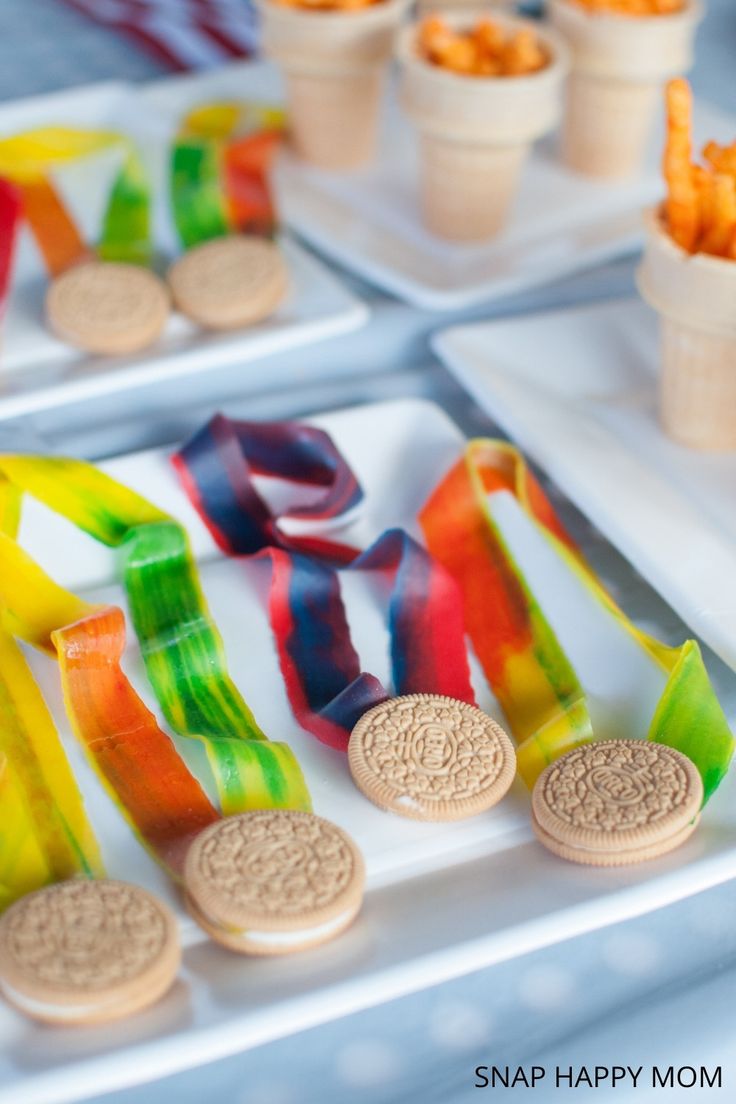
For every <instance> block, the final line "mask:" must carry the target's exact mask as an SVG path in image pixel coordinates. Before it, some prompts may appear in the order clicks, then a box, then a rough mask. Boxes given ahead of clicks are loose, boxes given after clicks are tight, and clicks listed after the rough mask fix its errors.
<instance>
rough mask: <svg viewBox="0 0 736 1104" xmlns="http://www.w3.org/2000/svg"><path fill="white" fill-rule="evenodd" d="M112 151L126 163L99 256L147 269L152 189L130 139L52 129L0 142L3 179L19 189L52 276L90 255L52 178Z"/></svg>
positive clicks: (111, 201) (108, 212)
mask: <svg viewBox="0 0 736 1104" xmlns="http://www.w3.org/2000/svg"><path fill="white" fill-rule="evenodd" d="M110 149H119V150H120V151H121V154H122V163H121V165H120V168H119V169H118V171H117V174H116V176H115V180H114V182H113V185H112V188H111V191H110V195H109V197H108V200H107V206H106V210H105V215H104V218H103V225H102V232H101V236H100V240H99V243H98V244H97V252H98V254H99V256H101V257H103V258H104V259H105V260H111V261H127V262H131V263H136V264H147V263H148V262H149V260H150V256H151V214H150V209H151V197H150V189H149V185H148V181H147V178H146V174H145V171H144V168H143V165H142V163H141V160H140V157H139V156H138V153H137V152H136V150H135V148H134V147H133V145H132V144H131V143H130V142H129V141H128V139H127V138H125V137H124V136H123V135H121V134H118V133H116V132H114V131H103V130H83V129H78V128H74V127H62V126H51V127H39V128H37V129H35V130H29V131H26V132H25V133H23V134H15V135H13V136H11V137H9V138H5V139H3V140H0V178H4V179H5V180H8V181H12V182H13V184H14V185H15V186H16V188H17V189H18V192H19V193H20V196H21V201H22V206H23V214H24V217H25V219H26V221H27V222H28V224H29V226H30V228H31V231H32V233H33V235H34V237H35V239H36V242H37V244H38V247H39V250H40V252H41V254H42V256H43V258H44V262H45V264H46V267H47V269H48V272H49V274H50V275H52V276H55V275H58V273H60V272H63V271H64V270H65V269H67V268H69V267H70V266H71V265H73V264H76V263H78V262H79V261H81V260H84V259H85V258H86V257H88V256H89V255H90V249H89V248H88V246H87V244H86V243H85V241H84V239H83V237H82V234H81V232H80V230H79V228H78V227H77V225H76V222H75V220H74V218H73V216H72V214H71V212H70V211H69V209H68V207H67V206H66V204H65V203H64V201H63V199H62V198H61V195H60V194H59V191H58V189H57V188H56V186H55V185H54V183H53V179H52V177H53V173H54V171H55V170H57V169H59V168H60V167H62V166H63V165H67V164H70V163H72V162H74V161H78V160H81V159H83V158H89V157H94V156H95V155H98V154H101V153H104V152H105V151H107V150H110Z"/></svg>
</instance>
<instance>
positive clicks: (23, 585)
mask: <svg viewBox="0 0 736 1104" xmlns="http://www.w3.org/2000/svg"><path fill="white" fill-rule="evenodd" d="M0 580H2V582H1V583H0V587H1V588H2V598H3V600H4V601H5V603H6V606H5V608H6V610H7V617H6V618H5V620H6V623H7V626H6V627H7V628H9V629H10V631H11V632H12V633H13V636H15V637H17V638H19V639H21V640H23V641H25V642H26V643H28V644H31V645H32V646H33V647H35V648H38V649H39V650H41V651H44V652H47V653H49V654H50V655H52V656H55V657H56V659H58V662H59V669H60V673H61V680H62V687H63V690H64V699H65V703H66V706H67V712H68V715H69V718H70V721H71V723H72V727H73V728H74V731H75V734H76V735H77V737H78V739H79V741H80V743H81V744H82V746H83V748H84V750H85V752H86V753H87V756H88V758H89V760H90V762H91V764H92V766H93V767H94V769H95V770H96V771H97V773H98V775H99V776H100V778H101V780H102V782H103V784H104V785H105V787H106V788H107V790H108V792H110V793H111V795H112V796H113V797H114V798H115V799H116V801H117V802H118V803H119V805H120V806H121V808H122V811H123V813H124V814H125V816H126V817H127V819H128V821H129V822H130V824H131V826H132V827H133V829H134V830H135V831H136V833H137V834H138V836H139V837H140V839H141V841H142V842H143V844H144V845H145V846H146V847H147V848H148V849H149V850H150V851H151V853H152V854H153V855H154V856H155V857H156V858H157V859H158V860H159V861H160V862H162V863H163V864H164V865H165V866H166V867H167V868H168V869H169V870H170V871H171V872H172V873H173V874H174V875H175V876H178V875H179V873H180V869H181V863H182V861H183V853H184V850H185V847H186V844H187V842H188V841H189V839H190V838H191V837H192V836H193V835H194V834H196V832H197V831H199V830H201V829H202V828H204V827H206V825H208V824H211V823H212V822H213V821H214V820H216V819H217V818H218V815H219V814H218V813H217V811H216V810H215V809H214V808H213V806H212V805H211V803H210V802H209V800H208V798H207V797H206V795H205V793H204V791H203V790H202V788H201V786H200V785H199V783H198V782H197V781H196V779H195V778H194V777H193V776H192V775H191V774H190V773H189V771H188V770H187V768H186V766H185V765H184V763H183V761H182V760H181V758H180V757H179V755H178V753H177V751H176V749H175V747H174V745H173V743H172V742H171V739H170V738H169V737H168V736H167V735H166V734H165V733H164V732H162V731H161V729H160V728H159V727H158V724H157V722H156V719H155V717H154V716H153V714H152V713H151V712H150V710H148V709H147V708H146V706H145V705H144V704H143V702H142V701H141V699H140V698H139V697H138V695H137V694H136V692H135V690H134V689H133V687H132V685H131V684H130V682H129V681H128V679H127V678H126V676H125V675H124V673H123V671H122V669H121V667H120V660H121V657H122V654H123V651H124V648H125V619H124V617H123V614H122V611H121V610H119V609H117V608H116V607H114V606H108V607H105V606H91V605H89V603H87V602H85V601H83V600H82V599H81V598H78V597H77V596H76V595H74V594H71V593H70V592H69V591H67V590H64V589H63V588H62V587H60V586H58V585H57V584H56V583H55V582H54V581H53V580H52V579H50V578H49V576H48V575H46V573H45V572H44V571H42V569H41V568H40V567H39V566H38V564H36V563H35V562H34V561H33V560H32V559H31V558H30V557H29V556H28V555H27V554H26V553H25V552H24V551H23V549H22V548H20V546H19V545H18V544H17V543H16V541H14V540H12V539H11V538H10V537H9V536H6V535H0ZM8 640H10V637H8ZM11 643H12V647H13V648H14V649H15V650H16V651H17V645H15V642H14V641H11ZM18 654H20V653H18ZM0 672H2V676H3V679H4V680H5V681H7V683H8V684H10V685H12V687H13V689H14V693H15V699H16V702H17V703H18V707H19V710H18V711H19V713H21V710H22V711H23V712H24V713H25V716H26V717H27V720H28V724H27V726H26V728H27V731H28V733H29V734H30V739H32V740H34V741H37V740H38V738H39V737H38V733H39V732H43V731H46V732H47V733H48V735H46V736H45V738H44V742H43V746H40V747H39V751H38V763H39V765H40V768H41V770H42V771H43V772H44V773H45V774H46V775H47V776H48V777H49V778H50V779H52V780H53V782H54V786H55V790H56V792H55V793H54V794H53V800H49V801H47V802H46V806H45V809H46V814H47V816H48V817H49V818H51V822H52V823H51V829H50V835H51V839H52V840H55V842H56V845H57V847H58V846H61V844H62V843H63V842H64V840H65V838H66V836H67V835H69V834H70V833H69V832H68V831H67V832H65V831H61V830H59V827H58V824H57V821H58V820H59V818H61V821H62V825H64V826H65V825H67V824H72V823H73V820H72V816H74V818H75V819H76V821H78V822H79V823H80V825H81V827H80V828H78V829H77V830H76V831H75V832H74V833H73V835H72V839H73V840H75V841H79V842H77V845H76V849H77V851H78V852H79V854H80V855H81V856H82V858H86V861H85V862H84V863H79V864H77V866H71V865H69V864H67V867H66V869H64V868H63V867H61V866H60V865H59V864H56V865H55V866H54V867H53V868H52V869H51V871H50V873H51V876H52V877H53V878H54V879H56V878H62V877H67V876H68V875H69V874H70V873H74V872H76V870H77V869H79V870H82V871H83V872H85V873H97V872H99V870H100V863H99V858H98V857H97V855H96V845H94V841H93V840H91V839H90V829H89V828H88V826H87V825H86V821H84V820H83V815H82V811H81V800H80V798H79V795H78V793H77V791H76V787H75V785H74V782H73V779H72V777H71V774H70V773H69V769H68V767H67V766H66V761H65V760H64V758H63V753H62V752H61V750H60V747H59V746H57V745H58V737H56V734H55V732H53V722H52V721H51V718H50V716H49V715H48V713H47V711H46V710H45V707H44V711H43V714H37V716H36V717H35V718H33V717H32V716H31V713H30V710H31V708H32V706H33V704H34V702H35V701H36V699H37V698H40V696H39V694H38V690H37V687H36V684H35V682H33V678H32V676H31V674H30V671H28V673H27V677H26V678H19V671H18V667H17V664H14V663H13V655H12V653H8V652H6V651H5V650H3V651H1V652H0ZM20 674H21V675H22V674H23V672H22V671H21V672H20ZM11 680H12V681H11ZM41 721H43V722H44V724H43V725H42V724H41V723H40V722H41ZM44 726H45V727H44ZM52 732H53V739H52V737H51V733H52ZM6 751H7V755H8V759H9V760H11V761H14V762H18V761H19V760H18V755H17V754H16V755H15V756H14V755H13V754H12V751H11V750H10V749H8V748H7V747H6ZM64 772H66V773H64ZM27 781H31V782H32V781H33V780H32V779H31V780H27ZM25 792H26V793H27V794H29V793H38V794H39V795H40V796H43V795H42V793H41V790H40V787H39V786H38V785H28V784H26V785H25ZM67 807H70V809H71V815H70V814H67V813H66V811H65V810H66V808H67ZM36 834H37V835H38V833H36Z"/></svg>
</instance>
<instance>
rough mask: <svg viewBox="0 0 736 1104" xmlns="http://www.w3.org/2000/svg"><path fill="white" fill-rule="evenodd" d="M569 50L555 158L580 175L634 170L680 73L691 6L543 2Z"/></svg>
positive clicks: (649, 0) (645, 1)
mask: <svg viewBox="0 0 736 1104" xmlns="http://www.w3.org/2000/svg"><path fill="white" fill-rule="evenodd" d="M549 14H550V19H551V21H552V23H553V25H554V26H555V27H557V29H558V30H559V31H560V33H561V34H564V35H565V37H566V38H567V40H568V43H569V45H570V49H571V51H572V71H571V74H570V79H569V82H568V88H567V103H566V110H565V122H564V126H563V136H562V155H563V160H564V161H565V163H566V164H567V165H568V167H569V168H571V169H573V170H574V171H575V172H579V173H582V174H584V175H586V176H594V177H600V178H609V179H615V178H624V177H627V176H632V175H634V174H635V173H636V172H638V171H639V169H640V168H641V164H642V161H643V159H644V155H645V153H646V147H647V142H648V140H649V137H650V134H651V130H652V124H653V121H654V116H655V113H656V110H657V106H658V104H659V101H660V96H661V93H662V88H663V86H664V84H665V82H666V81H667V80H668V79H669V78H671V77H675V76H680V75H681V74H683V73H686V72H687V70H688V69H689V68H690V65H691V64H692V56H693V42H694V38H695V31H696V29H697V25H698V23H699V21H700V19H701V18H702V8H701V5H700V3H699V0H550V5H549Z"/></svg>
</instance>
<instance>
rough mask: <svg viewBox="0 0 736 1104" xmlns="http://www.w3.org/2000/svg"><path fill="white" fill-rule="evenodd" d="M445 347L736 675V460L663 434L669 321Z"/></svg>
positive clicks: (639, 320) (454, 337)
mask: <svg viewBox="0 0 736 1104" xmlns="http://www.w3.org/2000/svg"><path fill="white" fill-rule="evenodd" d="M434 347H435V349H436V351H437V352H438V354H439V355H440V356H441V357H442V359H443V360H444V361H445V363H446V364H447V365H448V367H449V368H450V369H451V371H452V372H453V373H454V374H455V375H456V376H457V378H458V379H459V380H460V382H461V383H462V385H463V386H464V387H465V388H466V389H467V390H468V391H469V392H470V393H471V394H472V395H473V397H474V398H475V399H476V401H477V402H478V403H479V404H480V405H481V406H482V407H483V409H484V410H486V411H487V412H488V413H489V414H490V415H491V416H492V417H493V418H494V419H495V420H496V421H497V422H498V423H499V424H500V425H501V426H503V428H504V429H505V430H506V431H507V432H508V433H509V434H510V435H511V436H512V437H513V438H514V440H516V441H517V442H518V443H519V444H520V445H521V447H522V448H523V449H525V450H526V451H527V452H528V454H529V455H530V456H531V457H532V458H533V459H534V460H536V462H537V463H538V464H540V465H541V466H542V467H543V468H545V469H546V470H547V471H548V472H549V474H550V475H551V476H552V478H553V479H554V480H555V482H556V483H557V484H558V485H559V486H560V487H561V488H562V489H563V490H564V492H565V493H566V494H567V495H569V497H570V498H571V499H572V500H573V501H574V502H575V503H576V505H577V506H579V507H580V509H581V510H582V511H583V512H584V513H586V514H587V515H588V517H590V518H591V520H592V521H594V522H595V524H596V525H597V526H598V528H599V529H600V530H601V531H602V532H603V533H605V535H606V536H607V537H608V539H609V540H610V541H611V542H612V543H613V544H615V545H616V546H617V547H618V548H620V549H621V551H622V552H623V553H624V555H625V556H626V557H627V558H628V559H629V561H630V562H631V563H632V564H633V565H634V567H636V568H637V570H638V571H640V572H641V574H642V575H643V576H644V577H645V578H646V579H647V580H648V582H649V583H651V585H652V586H653V587H654V588H655V589H656V590H658V591H659V592H660V594H662V595H663V597H664V598H665V599H666V600H667V601H668V602H669V603H670V605H671V606H672V607H673V608H674V609H675V610H677V612H678V613H679V614H680V616H681V617H682V618H683V620H684V621H686V622H687V624H688V625H690V626H691V627H692V629H693V630H694V631H695V632H696V633H697V634H698V636H700V637H702V639H703V640H705V642H706V643H707V644H709V645H710V647H711V648H713V650H714V651H715V652H717V654H718V655H719V656H720V657H721V658H722V659H723V660H724V661H725V662H726V663H728V664H729V666H731V667H732V668H734V669H736V511H735V510H734V505H735V504H736V454H734V453H730V454H729V453H721V454H706V453H698V452H694V451H692V450H690V449H686V448H683V447H682V446H680V445H677V444H676V443H675V442H673V441H671V440H670V439H669V438H668V437H667V436H666V435H665V433H664V432H663V430H662V429H661V428H660V426H659V423H658V421H657V412H656V408H657V394H656V389H657V365H658V360H659V348H658V335H657V319H656V316H655V314H654V313H653V312H652V311H650V310H649V309H648V308H647V307H645V306H644V305H643V304H642V303H641V302H639V301H638V300H619V301H615V302H612V303H606V304H600V305H596V306H586V307H580V308H576V309H574V310H565V311H557V312H554V313H549V314H542V315H537V316H536V317H532V318H529V317H527V318H523V319H513V320H509V321H499V322H488V323H481V324H478V325H470V326H458V327H455V328H452V329H449V330H446V331H445V332H444V333H442V334H440V335H439V336H438V337H436V338H435V340H434Z"/></svg>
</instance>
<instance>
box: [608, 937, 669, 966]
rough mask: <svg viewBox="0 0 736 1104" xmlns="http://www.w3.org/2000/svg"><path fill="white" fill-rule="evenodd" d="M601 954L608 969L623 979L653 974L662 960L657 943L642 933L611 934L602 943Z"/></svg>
mask: <svg viewBox="0 0 736 1104" xmlns="http://www.w3.org/2000/svg"><path fill="white" fill-rule="evenodd" d="M602 953H603V958H604V959H605V962H606V964H607V965H608V966H609V967H610V969H611V970H613V971H614V973H617V974H621V975H622V976H624V977H646V976H647V975H648V974H653V973H654V972H655V971H656V970H657V968H658V967H659V964H660V962H661V960H662V950H661V948H660V946H659V944H658V943H657V941H656V940H655V939H652V938H651V936H649V935H644V933H643V932H633V931H631V932H626V931H621V932H613V934H612V935H610V936H609V937H608V938H607V939H606V941H605V942H604V944H603V948H602Z"/></svg>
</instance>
